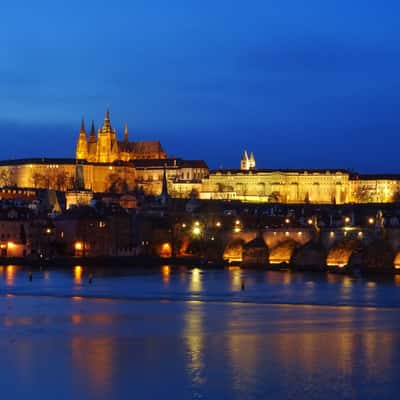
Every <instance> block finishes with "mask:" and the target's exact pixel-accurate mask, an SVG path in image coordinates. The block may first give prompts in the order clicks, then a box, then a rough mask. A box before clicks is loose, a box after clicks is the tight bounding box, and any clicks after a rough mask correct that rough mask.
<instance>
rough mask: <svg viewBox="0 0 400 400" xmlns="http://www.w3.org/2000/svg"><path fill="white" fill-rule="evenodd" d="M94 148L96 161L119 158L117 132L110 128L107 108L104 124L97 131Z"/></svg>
mask: <svg viewBox="0 0 400 400" xmlns="http://www.w3.org/2000/svg"><path fill="white" fill-rule="evenodd" d="M96 150H97V151H96V162H100V163H110V162H113V161H115V160H118V158H119V154H118V143H117V132H116V130H115V129H112V128H111V122H110V111H109V110H108V109H107V111H106V116H105V117H104V124H103V126H102V128H101V129H100V128H99V131H98V138H97V146H96Z"/></svg>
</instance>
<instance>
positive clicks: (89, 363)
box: [71, 336, 114, 396]
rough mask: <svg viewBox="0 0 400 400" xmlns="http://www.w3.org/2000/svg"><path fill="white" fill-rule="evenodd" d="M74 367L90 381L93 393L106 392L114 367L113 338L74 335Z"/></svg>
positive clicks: (100, 393)
mask: <svg viewBox="0 0 400 400" xmlns="http://www.w3.org/2000/svg"><path fill="white" fill-rule="evenodd" d="M71 350H72V359H73V363H74V369H75V370H76V371H77V373H78V375H79V376H80V377H81V378H82V377H84V379H85V380H87V381H88V383H89V384H90V387H91V392H92V393H93V394H95V393H97V394H98V396H100V395H103V394H104V389H105V387H107V386H108V385H109V384H110V381H111V380H112V373H113V367H114V359H113V351H114V342H113V339H112V338H108V337H105V338H102V337H100V338H98V337H91V338H84V337H79V336H74V337H73V338H72V341H71Z"/></svg>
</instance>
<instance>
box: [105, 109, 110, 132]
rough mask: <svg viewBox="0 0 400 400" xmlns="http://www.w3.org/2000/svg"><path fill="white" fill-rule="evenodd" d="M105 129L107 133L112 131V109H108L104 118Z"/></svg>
mask: <svg viewBox="0 0 400 400" xmlns="http://www.w3.org/2000/svg"><path fill="white" fill-rule="evenodd" d="M104 129H105V130H107V131H110V130H111V123H110V109H109V108H108V107H107V109H106V115H105V117H104Z"/></svg>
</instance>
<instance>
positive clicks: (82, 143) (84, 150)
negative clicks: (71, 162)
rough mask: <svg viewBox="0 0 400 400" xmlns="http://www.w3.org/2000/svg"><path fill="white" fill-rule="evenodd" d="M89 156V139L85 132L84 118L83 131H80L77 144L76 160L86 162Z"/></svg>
mask: <svg viewBox="0 0 400 400" xmlns="http://www.w3.org/2000/svg"><path fill="white" fill-rule="evenodd" d="M87 156H88V147H87V138H86V131H85V122H84V120H83V118H82V122H81V129H80V131H79V137H78V142H77V144H76V153H75V158H76V159H77V160H86V159H87Z"/></svg>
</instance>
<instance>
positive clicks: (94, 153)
mask: <svg viewBox="0 0 400 400" xmlns="http://www.w3.org/2000/svg"><path fill="white" fill-rule="evenodd" d="M75 157H76V159H77V160H85V161H88V162H94V163H113V162H115V161H131V160H136V159H165V158H167V155H166V153H165V152H164V150H163V148H162V146H161V144H160V142H159V141H144V142H130V141H129V132H128V124H125V130H124V138H123V140H121V141H120V140H117V131H116V129H114V128H112V127H111V121H110V112H109V111H108V110H107V111H106V115H105V118H104V123H103V126H102V127H101V128H99V129H98V131H97V136H96V133H95V127H94V122H92V127H91V130H90V134H89V139H87V136H86V131H85V126H84V123H83V121H82V125H81V130H80V132H79V137H78V142H77V144H76V154H75Z"/></svg>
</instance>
